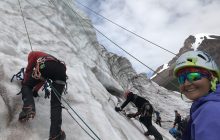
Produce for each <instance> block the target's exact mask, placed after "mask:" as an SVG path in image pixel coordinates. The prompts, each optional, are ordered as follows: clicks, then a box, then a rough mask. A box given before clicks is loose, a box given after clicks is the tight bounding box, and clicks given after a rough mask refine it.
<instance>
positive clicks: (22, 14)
mask: <svg viewBox="0 0 220 140" xmlns="http://www.w3.org/2000/svg"><path fill="white" fill-rule="evenodd" d="M18 3H19V7H20V11H21V16H22V19H23V22H24V27H25V30H26V33H27V37H28V41H29V44H30V47H31V51H33V48H32V45H31V40H30V37H29V33H28V30H27V26H26V22H25V19H24V13H23V11H22V8H21V3H20V0H18Z"/></svg>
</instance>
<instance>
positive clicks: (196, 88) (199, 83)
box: [178, 68, 212, 100]
mask: <svg viewBox="0 0 220 140" xmlns="http://www.w3.org/2000/svg"><path fill="white" fill-rule="evenodd" d="M178 75H179V79H178V80H179V83H180V86H179V88H180V92H181V93H183V94H184V95H185V96H186V97H187V98H188V99H190V100H197V99H198V98H200V97H202V96H205V95H207V94H208V93H209V90H210V88H211V83H210V77H211V75H212V74H211V72H209V71H208V70H204V69H201V70H200V69H199V68H185V69H182V70H181V71H180V72H179V74H178Z"/></svg>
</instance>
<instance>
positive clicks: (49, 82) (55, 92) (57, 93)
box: [47, 80, 101, 140]
mask: <svg viewBox="0 0 220 140" xmlns="http://www.w3.org/2000/svg"><path fill="white" fill-rule="evenodd" d="M47 82H48V84H49V86H50V88H51V89H52V90H53V92H54V94H55V96H56V97H57V99H58V100H59V101H60V103H61V104H62V105H63V103H62V102H61V99H62V100H63V101H64V102H65V103H66V104H67V105H68V106H69V108H70V109H71V110H72V111H73V112H74V113H75V115H76V116H77V117H78V118H79V119H80V120H81V121H82V122H83V124H84V125H85V126H86V127H87V128H88V129H89V130H90V131H91V132H92V133H93V134H94V135H95V136H96V138H97V139H98V140H101V139H100V138H99V137H98V136H97V135H96V133H95V132H94V131H93V130H92V129H91V128H90V127H89V126H88V124H87V123H86V122H85V121H84V120H83V119H82V118H81V117H80V115H79V114H78V113H77V112H76V111H75V110H74V109H73V108H72V107H71V106H70V105H69V103H68V102H67V101H66V100H65V99H64V98H63V97H62V96H61V94H60V93H59V92H58V91H57V90H56V89H55V88H54V87H53V85H52V82H51V80H47ZM59 97H61V99H60V98H59ZM63 106H64V105H63ZM65 109H66V110H67V112H68V113H69V115H70V116H71V117H72V118H73V119H74V120H75V121H76V123H77V124H78V125H79V126H80V127H81V128H82V129H83V130H84V131H85V132H86V134H88V135H89V136H90V137H91V138H92V139H93V140H95V138H93V137H92V136H91V135H90V134H89V133H88V131H86V130H85V128H83V127H82V125H80V123H79V122H78V121H77V120H76V119H75V118H74V117H73V115H72V114H71V113H70V112H69V110H68V109H67V108H66V107H65Z"/></svg>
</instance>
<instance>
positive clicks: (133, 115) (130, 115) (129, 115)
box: [127, 113, 136, 118]
mask: <svg viewBox="0 0 220 140" xmlns="http://www.w3.org/2000/svg"><path fill="white" fill-rule="evenodd" d="M127 117H128V118H134V117H136V116H135V114H133V113H131V114H127Z"/></svg>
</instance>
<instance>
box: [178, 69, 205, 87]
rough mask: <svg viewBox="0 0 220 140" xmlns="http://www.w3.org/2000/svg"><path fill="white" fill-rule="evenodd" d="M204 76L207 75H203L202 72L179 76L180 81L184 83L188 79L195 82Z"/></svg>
mask: <svg viewBox="0 0 220 140" xmlns="http://www.w3.org/2000/svg"><path fill="white" fill-rule="evenodd" d="M202 77H206V76H205V75H204V76H202V74H201V73H198V72H191V73H184V74H182V75H180V76H179V77H178V82H179V84H181V85H182V84H184V83H185V81H186V79H187V80H188V81H189V82H194V81H197V80H200V79H202Z"/></svg>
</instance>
